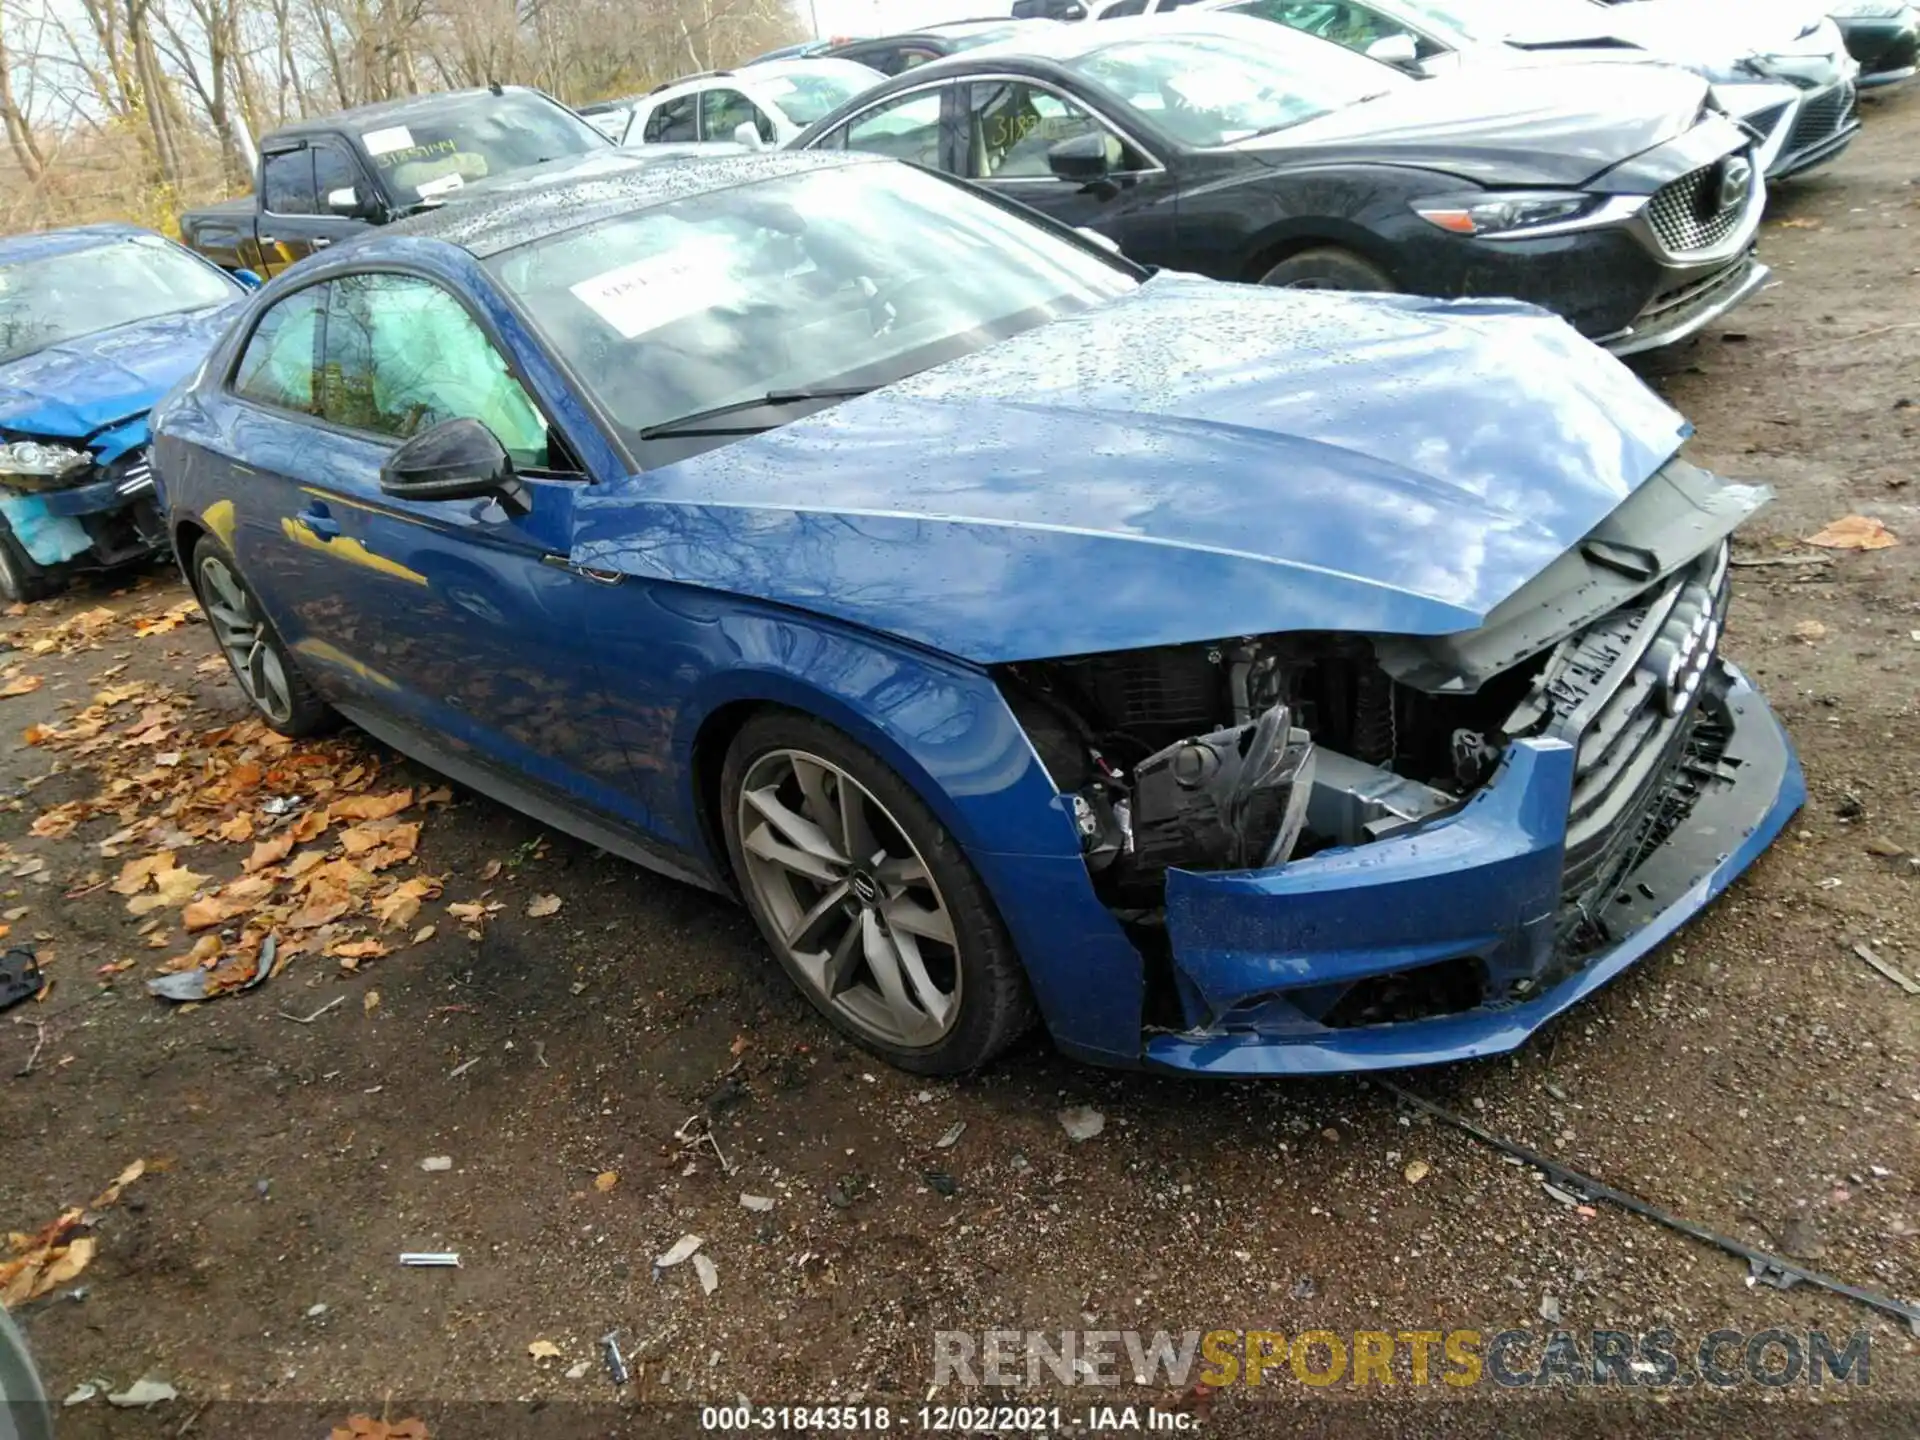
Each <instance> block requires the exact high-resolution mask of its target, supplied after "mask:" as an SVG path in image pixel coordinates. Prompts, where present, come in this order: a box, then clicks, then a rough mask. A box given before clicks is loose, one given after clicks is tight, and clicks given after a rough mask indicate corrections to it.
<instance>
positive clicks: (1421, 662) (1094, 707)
mask: <svg viewBox="0 0 1920 1440" xmlns="http://www.w3.org/2000/svg"><path fill="white" fill-rule="evenodd" d="M1764 499H1765V492H1764V491H1761V490H1758V489H1755V488H1753V487H1748V486H1740V485H1731V484H1727V483H1725V482H1722V481H1719V480H1717V479H1715V478H1714V477H1712V476H1709V475H1706V474H1705V473H1704V472H1701V471H1698V470H1695V469H1694V468H1693V467H1691V466H1688V465H1685V464H1684V462H1680V461H1674V462H1671V463H1670V464H1669V465H1668V466H1667V467H1665V468H1664V469H1663V470H1662V471H1661V472H1660V474H1659V475H1657V476H1655V477H1653V478H1652V479H1650V480H1649V481H1648V482H1647V483H1646V484H1645V485H1644V486H1643V487H1642V488H1641V489H1640V490H1638V491H1636V492H1635V493H1634V495H1633V496H1631V497H1629V498H1628V500H1627V501H1626V502H1625V503H1623V504H1622V505H1621V506H1620V507H1619V509H1618V510H1616V511H1615V512H1614V514H1613V515H1612V516H1609V517H1608V519H1607V520H1606V521H1605V522H1603V524H1602V525H1600V526H1599V527H1597V528H1596V529H1595V530H1594V531H1593V532H1592V533H1591V534H1590V535H1589V536H1588V537H1587V538H1586V539H1585V540H1584V541H1582V543H1581V544H1580V545H1578V546H1576V547H1575V548H1574V549H1573V550H1570V551H1568V552H1567V553H1566V554H1564V555H1562V556H1561V557H1560V558H1559V559H1558V560H1557V561H1555V562H1554V563H1553V564H1552V565H1549V566H1548V567H1547V568H1546V569H1545V570H1544V571H1542V572H1541V573H1540V574H1539V575H1537V576H1536V577H1535V578H1534V580H1532V581H1531V582H1529V583H1528V584H1527V585H1525V586H1523V587H1522V588H1521V589H1520V590H1519V591H1518V592H1516V593H1515V594H1514V595H1512V596H1511V597H1509V599H1508V600H1507V601H1505V602H1503V603H1502V604H1501V605H1500V606H1499V607H1497V608H1496V609H1495V611H1494V612H1493V613H1492V614H1490V615H1489V616H1488V619H1487V622H1486V623H1485V624H1484V625H1482V626H1481V627H1479V628H1478V629H1475V630H1473V631H1471V632H1467V633H1465V634H1461V635H1445V636H1435V637H1406V636H1391V637H1388V636H1367V635H1359V634H1347V633H1295V634H1285V635H1255V636H1241V637H1236V638H1232V639H1228V640H1222V641H1216V642H1208V643H1199V644H1188V645H1173V646H1165V647H1160V648H1156V649H1149V650H1138V651H1128V652H1123V653H1115V654H1104V655H1090V656H1074V657H1066V658H1062V659H1050V660H1044V661H1036V662H1022V663H1016V664H1011V665H1008V666H1005V667H1003V668H1002V669H1001V670H1000V672H999V673H998V678H999V681H1000V685H1001V689H1002V692H1003V693H1004V694H1005V695H1006V697H1007V701H1008V704H1009V705H1010V707H1011V708H1012V709H1013V711H1014V714H1015V715H1016V717H1017V718H1018V719H1019V720H1020V722H1021V724H1022V725H1023V727H1024V728H1025V730H1026V732H1027V735H1028V737H1029V738H1030V739H1031V741H1032V742H1033V745H1034V748H1035V750H1036V752H1037V753H1038V755H1039V757H1040V759H1041V761H1042V763H1043V764H1044V765H1045V766H1046V767H1047V771H1048V773H1049V775H1050V776H1051V777H1052V779H1053V780H1054V782H1055V784H1056V786H1057V787H1058V789H1059V790H1060V792H1061V793H1062V795H1063V796H1065V797H1066V799H1067V802H1068V804H1069V805H1070V806H1071V807H1072V812H1073V817H1074V821H1075V824H1076V826H1077V828H1078V831H1079V834H1080V840H1081V848H1082V852H1083V854H1084V856H1085V859H1086V863H1087V867H1088V870H1089V871H1090V873H1091V874H1092V877H1093V880H1094V885H1095V888H1096V890H1097V891H1098V893H1099V894H1100V896H1101V898H1102V900H1103V901H1104V902H1105V903H1106V904H1107V905H1108V906H1109V907H1110V908H1111V909H1113V910H1114V911H1115V912H1116V913H1117V914H1118V915H1119V916H1120V917H1121V918H1122V919H1123V920H1125V921H1127V922H1129V923H1130V924H1146V925H1149V926H1151V925H1153V924H1155V923H1156V914H1157V911H1158V909H1159V907H1160V906H1161V904H1162V899H1163V895H1164V889H1165V881H1166V872H1167V871H1168V869H1170V868H1180V869H1186V870H1232V869H1243V868H1271V867H1274V866H1277V865H1281V864H1284V863H1286V862H1288V861H1289V860H1297V859H1300V858H1302V857H1305V856H1310V855H1312V854H1314V853H1315V852H1317V851H1320V850H1324V849H1328V848H1331V847H1335V846H1356V845H1365V844H1369V843H1372V842H1374V841H1378V840H1380V839H1383V838H1385V837H1387V836H1389V835H1392V834H1394V833H1395V832H1396V831H1400V830H1403V829H1405V828H1406V827H1408V826H1413V825H1419V824H1422V823H1425V822H1428V821H1431V820H1433V819H1435V818H1436V817H1439V816H1442V815H1444V814H1446V813H1447V812H1449V811H1450V810H1452V809H1454V808H1456V807H1457V806H1459V805H1461V804H1463V803H1464V802H1465V801H1466V800H1467V799H1468V798H1470V797H1471V796H1472V795H1473V794H1474V792H1475V791H1476V790H1478V789H1479V788H1480V787H1481V786H1482V785H1484V784H1485V783H1486V781H1487V780H1488V778H1489V777H1490V776H1491V775H1492V774H1493V773H1494V771H1495V770H1496V769H1497V767H1498V766H1499V764H1500V761H1501V758H1502V755H1503V754H1504V752H1505V750H1506V748H1507V746H1508V745H1509V743H1510V742H1511V741H1513V740H1514V739H1516V738H1520V737H1523V736H1537V735H1543V734H1548V733H1552V734H1555V735H1558V736H1560V737H1561V738H1565V739H1568V740H1570V741H1573V742H1574V743H1576V744H1577V746H1578V760H1577V762H1576V763H1577V770H1576V776H1577V779H1576V788H1575V796H1574V804H1573V810H1572V813H1571V815H1570V817H1569V822H1570V823H1569V833H1568V861H1569V874H1570V876H1571V875H1572V874H1573V873H1574V871H1575V870H1576V868H1577V869H1578V871H1579V873H1580V875H1581V877H1582V883H1583V884H1590V885H1591V886H1592V887H1595V888H1598V887H1602V886H1604V885H1605V884H1606V883H1607V882H1608V881H1609V880H1610V878H1611V876H1612V874H1613V873H1617V872H1618V871H1619V870H1620V867H1621V865H1622V864H1623V863H1625V859H1630V858H1631V855H1632V853H1634V852H1635V850H1636V849H1637V848H1638V847H1640V846H1642V845H1644V844H1645V843H1646V839H1647V834H1648V832H1649V830H1650V829H1651V828H1652V827H1653V826H1654V825H1655V824H1656V823H1657V822H1656V820H1655V819H1653V818H1650V817H1654V816H1656V815H1657V814H1658V813H1659V812H1660V811H1661V809H1662V805H1661V797H1662V795H1663V794H1665V793H1666V791H1667V790H1668V789H1670V788H1671V783H1672V777H1673V776H1674V775H1675V774H1677V773H1678V772H1680V771H1682V770H1684V769H1685V767H1686V765H1687V764H1688V763H1691V762H1689V761H1688V759H1687V754H1686V752H1687V747H1688V745H1689V743H1690V737H1691V735H1692V733H1693V729H1694V720H1693V713H1694V710H1695V708H1696V701H1697V700H1698V699H1699V691H1700V688H1701V684H1702V680H1703V677H1705V676H1706V675H1707V674H1708V667H1709V665H1710V662H1711V660H1712V657H1713V654H1714V650H1715V645H1716V643H1717V641H1718V638H1719V633H1720V628H1721V623H1722V618H1723V616H1724V605H1725V597H1726V588H1727V587H1726V576H1727V544H1726V539H1725V537H1726V535H1727V534H1728V533H1730V532H1731V530H1732V529H1733V528H1734V526H1735V525H1737V524H1738V523H1739V521H1740V520H1742V519H1744V518H1745V517H1746V515H1748V514H1750V513H1751V512H1752V510H1754V509H1755V508H1757V507H1758V506H1759V504H1761V503H1762V502H1763V501H1764ZM1702 547H1704V548H1702ZM1668 808H1669V809H1670V808H1671V807H1670V806H1669V807H1668ZM1669 823H1670V821H1669ZM1623 857H1625V858H1624V859H1623ZM1569 902H1570V904H1572V905H1573V906H1574V907H1575V908H1579V906H1580V905H1581V904H1582V903H1583V897H1582V896H1581V895H1579V894H1577V893H1574V892H1572V891H1570V892H1569Z"/></svg>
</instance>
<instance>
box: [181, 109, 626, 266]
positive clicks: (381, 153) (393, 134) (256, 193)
mask: <svg viewBox="0 0 1920 1440" xmlns="http://www.w3.org/2000/svg"><path fill="white" fill-rule="evenodd" d="M611 148H612V142H611V141H610V140H608V139H607V137H606V136H604V135H602V134H601V133H600V132H599V131H598V130H596V129H594V128H593V126H591V125H589V124H588V123H587V122H586V121H585V120H582V119H581V118H580V117H579V116H578V115H576V114H574V113H573V111H571V110H569V109H567V107H566V106H564V105H562V104H560V103H559V102H558V101H556V100H553V99H551V98H549V97H548V96H546V95H543V94H542V93H541V92H540V91H538V90H529V89H523V88H521V87H520V86H515V85H508V86H494V87H492V88H491V89H486V90H454V91H448V92H445V93H442V94H438V95H415V96H411V97H409V98H407V99H405V100H390V101H386V102H384V103H382V104H379V105H363V106H360V107H359V108H358V109H354V110H343V111H341V112H340V113H339V114H337V115H326V116H322V117H320V118H319V119H315V120H301V121H299V122H297V123H295V124H292V125H287V126H284V127H283V128H281V129H279V130H275V131H274V132H272V133H271V134H269V135H268V136H267V137H266V138H265V139H264V140H263V141H261V143H260V172H259V174H257V175H256V176H254V185H253V194H251V195H246V196H242V197H241V198H240V199H238V200H228V201H225V202H223V203H221V204H218V205H207V206H202V207H201V208H199V209H195V210H188V211H186V212H184V213H183V214H182V215H181V216H180V238H181V239H182V240H183V241H184V242H185V243H186V244H187V245H188V246H190V247H191V248H192V249H194V250H197V251H199V252H200V253H201V254H202V255H204V256H206V257H207V258H208V259H209V260H211V261H213V262H214V264H216V265H219V266H221V267H223V268H224V269H227V270H251V271H253V272H255V273H256V274H259V275H262V276H265V275H272V274H276V273H278V272H279V271H281V270H284V269H286V267H287V266H289V265H291V264H293V263H294V261H296V260H299V259H301V258H303V257H304V256H307V255H310V254H311V253H313V252H314V251H315V250H319V249H323V248H324V247H326V246H328V245H332V244H336V243H337V242H339V241H342V240H347V239H351V238H352V237H353V236H355V235H358V234H359V233H360V232H361V231H363V230H365V229H366V228H367V227H368V226H369V225H385V224H387V223H388V222H389V221H393V220H398V219H399V218H400V217H401V216H403V215H409V214H412V213H413V212H414V211H416V210H419V209H421V208H423V207H425V206H429V205H434V204H437V203H441V202H443V201H445V200H447V199H450V198H452V197H454V196H456V195H457V194H458V192H459V191H460V190H461V189H462V188H463V187H465V186H467V185H470V184H474V183H476V182H479V181H483V180H486V179H488V178H489V177H494V176H500V175H508V174H512V173H514V172H515V171H520V170H526V169H529V168H531V167H532V166H535V165H542V164H545V163H546V162H548V161H552V160H560V159H564V158H566V157H570V156H578V155H584V154H588V153H592V152H599V151H605V150H609V149H611Z"/></svg>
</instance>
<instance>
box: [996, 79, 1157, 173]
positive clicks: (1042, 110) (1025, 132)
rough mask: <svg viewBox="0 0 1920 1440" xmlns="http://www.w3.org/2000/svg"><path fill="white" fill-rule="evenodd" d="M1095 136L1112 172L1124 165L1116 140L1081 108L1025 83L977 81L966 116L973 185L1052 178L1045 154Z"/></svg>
mask: <svg viewBox="0 0 1920 1440" xmlns="http://www.w3.org/2000/svg"><path fill="white" fill-rule="evenodd" d="M1081 135H1099V136H1102V137H1104V138H1105V139H1106V140H1107V141H1108V142H1109V144H1108V150H1109V153H1110V158H1111V160H1112V161H1113V165H1114V168H1115V169H1135V168H1138V167H1137V166H1133V165H1128V164H1126V163H1125V158H1124V151H1125V147H1124V146H1123V145H1122V144H1121V141H1120V137H1119V136H1117V135H1115V134H1114V133H1113V132H1112V131H1111V130H1109V129H1107V127H1106V126H1104V125H1102V124H1101V123H1100V122H1099V121H1098V120H1096V119H1094V118H1093V116H1091V115H1089V114H1088V113H1087V112H1086V110H1084V109H1083V108H1082V107H1080V106H1079V105H1076V104H1074V103H1073V102H1072V101H1071V100H1068V99H1067V98H1066V97H1064V96H1062V95H1058V94H1055V93H1054V92H1053V91H1051V90H1044V89H1042V88H1041V87H1039V86H1038V85H1031V84H1028V83H1027V82H1026V81H1024V80H996V81H975V82H974V84H973V104H972V106H971V107H970V109H969V113H968V116H967V155H968V162H969V163H968V169H967V174H968V175H969V176H970V177H971V178H973V179H975V180H1014V179H1030V178H1033V177H1035V176H1051V175H1052V174H1053V171H1052V169H1051V168H1050V167H1049V166H1048V164H1047V152H1048V151H1049V150H1051V149H1052V148H1053V147H1054V146H1055V145H1058V144H1059V143H1060V142H1061V141H1063V140H1072V139H1075V138H1076V137H1078V136H1081Z"/></svg>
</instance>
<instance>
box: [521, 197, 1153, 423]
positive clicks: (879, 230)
mask: <svg viewBox="0 0 1920 1440" xmlns="http://www.w3.org/2000/svg"><path fill="white" fill-rule="evenodd" d="M487 264H488V268H489V269H490V270H491V271H492V272H493V274H494V275H495V276H496V277H498V279H499V280H500V283H501V284H502V285H503V286H504V287H505V288H506V289H507V290H508V291H509V292H511V293H512V294H513V295H515V296H516V297H517V298H518V299H519V301H520V303H521V305H522V307H523V309H524V310H525V311H526V312H527V314H529V315H530V316H531V317H532V318H533V321H534V323H535V324H536V325H537V326H538V327H539V329H540V330H541V332H542V333H543V334H544V335H545V337H546V339H547V343H548V344H549V346H550V347H551V348H552V349H553V350H554V351H555V352H556V353H557V354H558V355H559V356H560V357H561V358H562V359H563V360H565V361H566V362H567V363H568V365H569V366H570V368H571V369H572V370H573V373H574V374H576V375H577V376H579V377H580V379H581V382H582V383H583V384H584V385H585V386H586V387H587V388H588V389H589V390H591V391H592V392H593V394H594V397H595V398H596V399H597V400H598V401H599V403H600V405H601V408H602V409H603V411H604V412H605V413H606V414H607V415H608V417H609V418H610V419H611V420H612V421H613V422H614V424H615V425H616V426H617V427H618V428H619V429H620V430H621V432H622V433H623V434H624V436H625V437H626V438H627V439H628V440H629V441H630V442H639V441H642V440H643V439H644V438H645V437H643V435H642V433H641V432H643V431H646V430H648V429H649V428H650V427H655V426H661V425H664V424H666V423H667V422H672V421H676V420H681V419H683V418H684V417H686V416H689V415H692V414H694V413H696V412H699V411H702V410H707V409H710V408H712V407H714V406H721V405H724V406H731V405H735V404H739V403H742V402H751V401H752V400H754V399H755V398H756V397H764V396H766V395H767V394H769V393H775V394H777V393H779V392H782V391H787V390H794V389H820V388H839V387H845V386H865V385H881V384H886V383H889V382H891V381H894V380H897V379H900V378H902V377H904V376H907V375H912V374H915V373H917V372H918V371H921V370H924V369H926V368H927V367H929V366H932V365H936V364H939V363H940V362H942V361H944V360H948V359H952V358H955V357H957V356H960V355H965V354H969V353H971V352H973V351H975V350H979V349H982V348H984V347H986V346H988V345H991V344H994V343H996V342H998V341H999V340H1002V339H1005V338H1006V337H1008V336H1011V335H1016V334H1019V333H1021V332H1022V331H1025V330H1029V329H1032V328H1033V327H1034V326H1037V325H1043V324H1046V323H1048V322H1049V321H1051V320H1054V319H1057V318H1059V317H1061V316H1065V315H1071V314H1076V313H1078V312H1080V311H1083V310H1086V309H1087V308H1089V307H1091V306H1094V305H1098V304H1100V303H1102V302H1103V301H1105V300H1107V299H1109V298H1111V297H1113V296H1117V295H1120V294H1122V293H1124V292H1126V291H1129V290H1131V289H1133V288H1134V287H1135V286H1136V285H1137V284H1138V283H1139V282H1138V280H1137V278H1136V276H1135V273H1134V272H1133V271H1132V269H1131V267H1129V266H1126V265H1125V264H1123V263H1122V262H1120V261H1117V260H1114V259H1110V258H1107V257H1103V256H1099V255H1095V254H1090V253H1088V251H1086V250H1085V249H1083V248H1082V247H1080V246H1078V245H1076V244H1074V243H1073V242H1071V241H1070V240H1067V239H1065V238H1063V237H1062V236H1059V235H1057V234H1055V233H1054V232H1053V231H1052V230H1050V229H1048V228H1046V227H1043V226H1040V225H1037V224H1035V223H1034V222H1033V221H1031V220H1028V219H1026V218H1025V217H1024V216H1023V215H1021V214H1019V213H1018V212H1016V211H1012V210H1009V209H1007V208H1004V207H1002V206H1000V205H998V204H996V203H994V202H993V201H992V200H991V199H989V198H987V197H985V196H982V195H977V194H975V193H973V192H971V191H968V190H966V189H963V188H961V187H959V186H957V185H955V184H954V183H953V182H951V181H947V180H943V179H941V178H939V177H938V176H935V175H930V174H928V173H927V172H925V171H924V170H919V169H915V168H914V167H912V166H908V165H884V164H865V163H853V164H848V165H844V166H840V167H835V168H829V169H820V170H811V171H806V172H802V173H798V174H791V175H784V176H780V177H778V178H776V179H770V180H762V181H759V182H756V183H752V184H743V185H735V186H731V187H729V188H727V189H723V190H716V191H713V192H710V193H707V194H702V195H694V196H688V197H686V198H684V199H679V200H672V201H668V202H665V203H663V204H659V205H655V206H653V207H651V208H648V209H645V210H642V211H637V212H634V213H632V214H627V215H622V216H619V217H617V218H615V219H612V220H607V221H602V222H600V223H598V224H594V225H588V226H584V227H581V228H579V229H577V230H571V231H567V232H565V233H563V234H558V235H554V236H551V237H549V238H547V239H543V240H538V241H534V242H532V243H530V244H527V245H523V246H521V247H519V248H517V249H514V250H510V251H507V252H505V253H504V254H501V255H497V256H495V257H493V258H492V259H491V260H489V261H488V262H487ZM762 413H772V414H773V418H772V419H771V420H770V421H769V422H768V423H772V424H779V423H783V422H784V421H786V420H788V419H791V418H793V417H794V415H796V414H804V413H805V411H804V410H793V409H781V410H779V411H778V412H777V413H774V412H762Z"/></svg>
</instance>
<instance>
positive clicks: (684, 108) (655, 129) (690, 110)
mask: <svg viewBox="0 0 1920 1440" xmlns="http://www.w3.org/2000/svg"><path fill="white" fill-rule="evenodd" d="M698 100H699V97H698V96H696V95H680V96H676V97H675V98H674V99H672V100H665V101H662V102H661V103H660V104H659V105H658V106H656V107H655V108H654V111H653V113H652V114H651V115H649V116H647V128H646V131H645V132H644V133H645V136H646V139H647V141H648V143H649V144H653V143H667V142H671V141H675V140H693V139H696V138H698V133H697V132H696V131H695V129H694V119H693V117H694V107H695V105H696V104H697V103H698Z"/></svg>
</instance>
